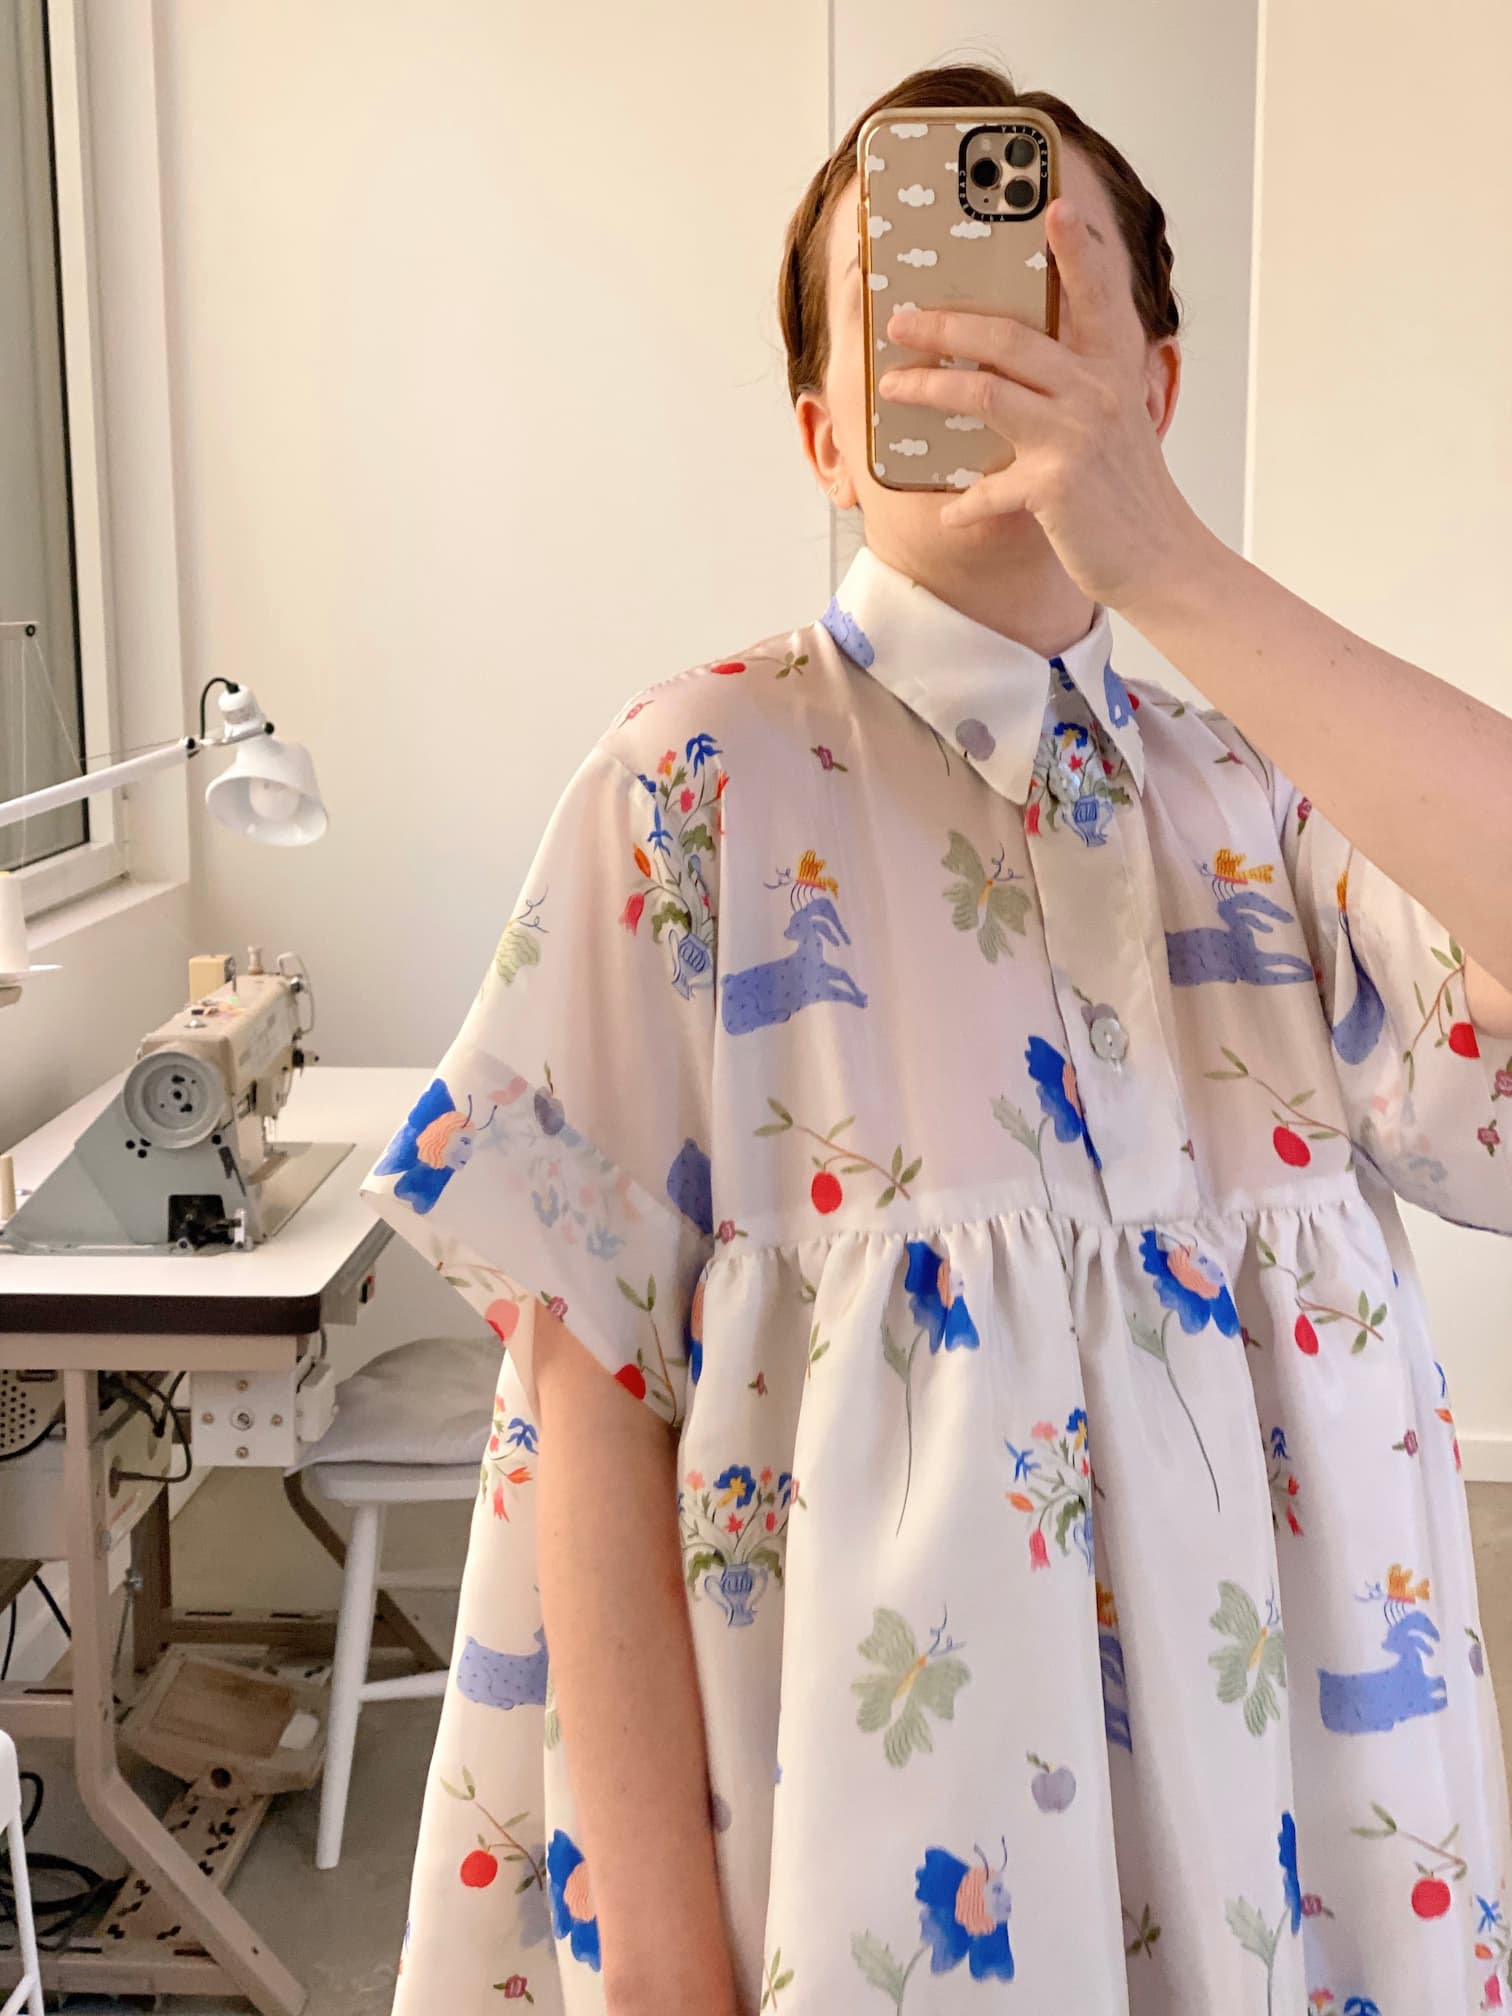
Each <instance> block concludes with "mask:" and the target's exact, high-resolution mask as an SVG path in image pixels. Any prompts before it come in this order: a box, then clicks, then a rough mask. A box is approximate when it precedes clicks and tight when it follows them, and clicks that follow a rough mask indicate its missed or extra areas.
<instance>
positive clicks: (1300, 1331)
mask: <svg viewBox="0 0 1512 2016" xmlns="http://www.w3.org/2000/svg"><path fill="white" fill-rule="evenodd" d="M1292 1335H1293V1336H1294V1337H1295V1338H1296V1340H1297V1349H1298V1350H1299V1351H1301V1352H1304V1353H1305V1354H1306V1355H1307V1356H1308V1357H1309V1358H1316V1357H1317V1355H1318V1333H1317V1331H1316V1330H1314V1328H1313V1326H1312V1324H1311V1323H1310V1322H1309V1321H1308V1319H1307V1317H1306V1316H1299V1317H1298V1318H1297V1324H1296V1328H1295V1329H1294V1330H1293V1331H1292Z"/></svg>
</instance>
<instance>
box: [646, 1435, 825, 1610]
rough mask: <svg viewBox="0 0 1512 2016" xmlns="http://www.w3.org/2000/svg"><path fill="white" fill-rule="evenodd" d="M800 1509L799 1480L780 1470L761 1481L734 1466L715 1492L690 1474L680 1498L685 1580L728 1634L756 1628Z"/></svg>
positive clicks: (740, 1465) (764, 1473)
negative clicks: (719, 1614) (711, 1605)
mask: <svg viewBox="0 0 1512 2016" xmlns="http://www.w3.org/2000/svg"><path fill="white" fill-rule="evenodd" d="M802 1503H803V1500H802V1498H800V1497H799V1495H798V1482H797V1479H796V1478H794V1477H792V1476H790V1475H789V1473H788V1472H787V1471H786V1470H784V1471H783V1472H782V1473H781V1474H780V1475H779V1476H777V1477H775V1478H774V1477H773V1474H772V1472H771V1470H769V1469H767V1470H763V1471H762V1472H761V1473H760V1475H759V1476H758V1475H757V1474H756V1473H755V1472H753V1471H752V1470H751V1469H750V1468H749V1467H748V1466H747V1465H746V1464H744V1463H731V1464H728V1465H726V1467H725V1468H724V1469H723V1470H721V1471H720V1473H719V1475H718V1476H717V1477H716V1478H715V1479H714V1482H713V1484H712V1485H710V1484H707V1483H705V1481H704V1477H703V1473H702V1472H701V1471H698V1470H690V1471H689V1472H688V1474H687V1476H686V1478H685V1479H684V1481H683V1484H682V1486H681V1488H680V1489H679V1491H678V1494H677V1507H678V1519H679V1523H680V1526H681V1529H682V1550H683V1576H684V1580H685V1581H686V1583H687V1586H688V1589H689V1592H690V1594H691V1595H692V1596H694V1597H695V1598H696V1597H697V1596H699V1595H700V1594H703V1595H706V1596H708V1597H710V1598H711V1599H712V1601H713V1602H715V1603H716V1604H718V1606H719V1608H720V1609H721V1610H722V1611H723V1612H724V1615H725V1622H726V1623H727V1624H729V1625H730V1626H732V1627H733V1626H737V1625H748V1624H754V1623H755V1621H756V1605H757V1602H758V1601H759V1600H760V1598H761V1596H762V1594H763V1592H764V1591H765V1589H766V1587H767V1583H768V1582H769V1581H771V1580H775V1581H777V1582H780V1581H781V1580H782V1557H783V1551H784V1544H785V1540H786V1535H787V1524H788V1518H789V1515H790V1513H791V1510H792V1507H793V1506H794V1505H795V1504H797V1505H801V1504H802Z"/></svg>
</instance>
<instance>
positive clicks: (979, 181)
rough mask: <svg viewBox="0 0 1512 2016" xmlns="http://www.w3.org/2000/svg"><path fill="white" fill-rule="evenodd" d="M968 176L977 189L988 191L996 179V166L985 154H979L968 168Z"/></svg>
mask: <svg viewBox="0 0 1512 2016" xmlns="http://www.w3.org/2000/svg"><path fill="white" fill-rule="evenodd" d="M969 172H970V176H971V180H972V181H973V183H975V185H976V187H977V188H978V189H990V188H991V187H992V185H993V183H994V182H996V180H997V179H998V165H997V163H996V161H994V160H992V159H991V158H990V157H989V156H988V155H986V154H979V155H978V156H977V158H976V160H975V161H973V162H972V164H971V168H970V171H969Z"/></svg>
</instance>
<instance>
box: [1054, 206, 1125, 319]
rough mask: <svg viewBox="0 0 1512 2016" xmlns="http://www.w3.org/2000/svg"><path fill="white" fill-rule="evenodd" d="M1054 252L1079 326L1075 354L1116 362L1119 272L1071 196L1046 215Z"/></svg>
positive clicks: (1065, 292)
mask: <svg viewBox="0 0 1512 2016" xmlns="http://www.w3.org/2000/svg"><path fill="white" fill-rule="evenodd" d="M1045 224H1046V231H1047V235H1048V237H1049V240H1050V250H1051V251H1052V252H1053V253H1054V255H1055V268H1056V271H1057V272H1058V273H1059V274H1060V284H1061V291H1062V293H1063V294H1064V295H1065V298H1066V303H1067V305H1068V306H1069V308H1070V310H1071V313H1072V316H1073V317H1074V319H1075V324H1076V342H1075V345H1074V346H1073V347H1074V348H1075V350H1076V351H1077V352H1078V353H1080V355H1082V356H1084V357H1093V356H1101V357H1111V356H1113V355H1114V354H1115V352H1116V350H1117V347H1118V346H1117V339H1116V332H1115V327H1114V317H1113V305H1114V301H1115V299H1116V296H1115V294H1114V289H1113V268H1112V260H1111V257H1110V252H1109V247H1108V245H1107V243H1106V241H1105V240H1104V239H1103V238H1102V237H1101V236H1098V237H1094V236H1093V234H1092V227H1091V226H1090V225H1089V224H1088V222H1087V220H1086V218H1085V217H1083V216H1082V214H1081V212H1080V211H1079V210H1078V209H1077V208H1076V206H1075V204H1073V203H1072V201H1071V199H1070V198H1069V197H1068V196H1057V197H1056V199H1055V201H1054V202H1053V203H1052V204H1051V205H1050V208H1049V209H1048V210H1047V211H1046V212H1045Z"/></svg>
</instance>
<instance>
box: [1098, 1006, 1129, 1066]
mask: <svg viewBox="0 0 1512 2016" xmlns="http://www.w3.org/2000/svg"><path fill="white" fill-rule="evenodd" d="M1088 1035H1089V1037H1090V1039H1091V1043H1092V1049H1093V1052H1094V1053H1095V1055H1097V1056H1099V1057H1101V1058H1102V1059H1103V1061H1104V1063H1107V1064H1117V1063H1118V1062H1119V1061H1120V1059H1121V1058H1122V1057H1124V1056H1125V1055H1126V1054H1127V1052H1128V1048H1129V1032H1128V1030H1127V1029H1125V1027H1124V1025H1123V1024H1122V1022H1120V1021H1119V1019H1118V1017H1117V1016H1116V1015H1107V1014H1104V1015H1094V1016H1093V1018H1092V1026H1091V1028H1090V1030H1089V1031H1088Z"/></svg>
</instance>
